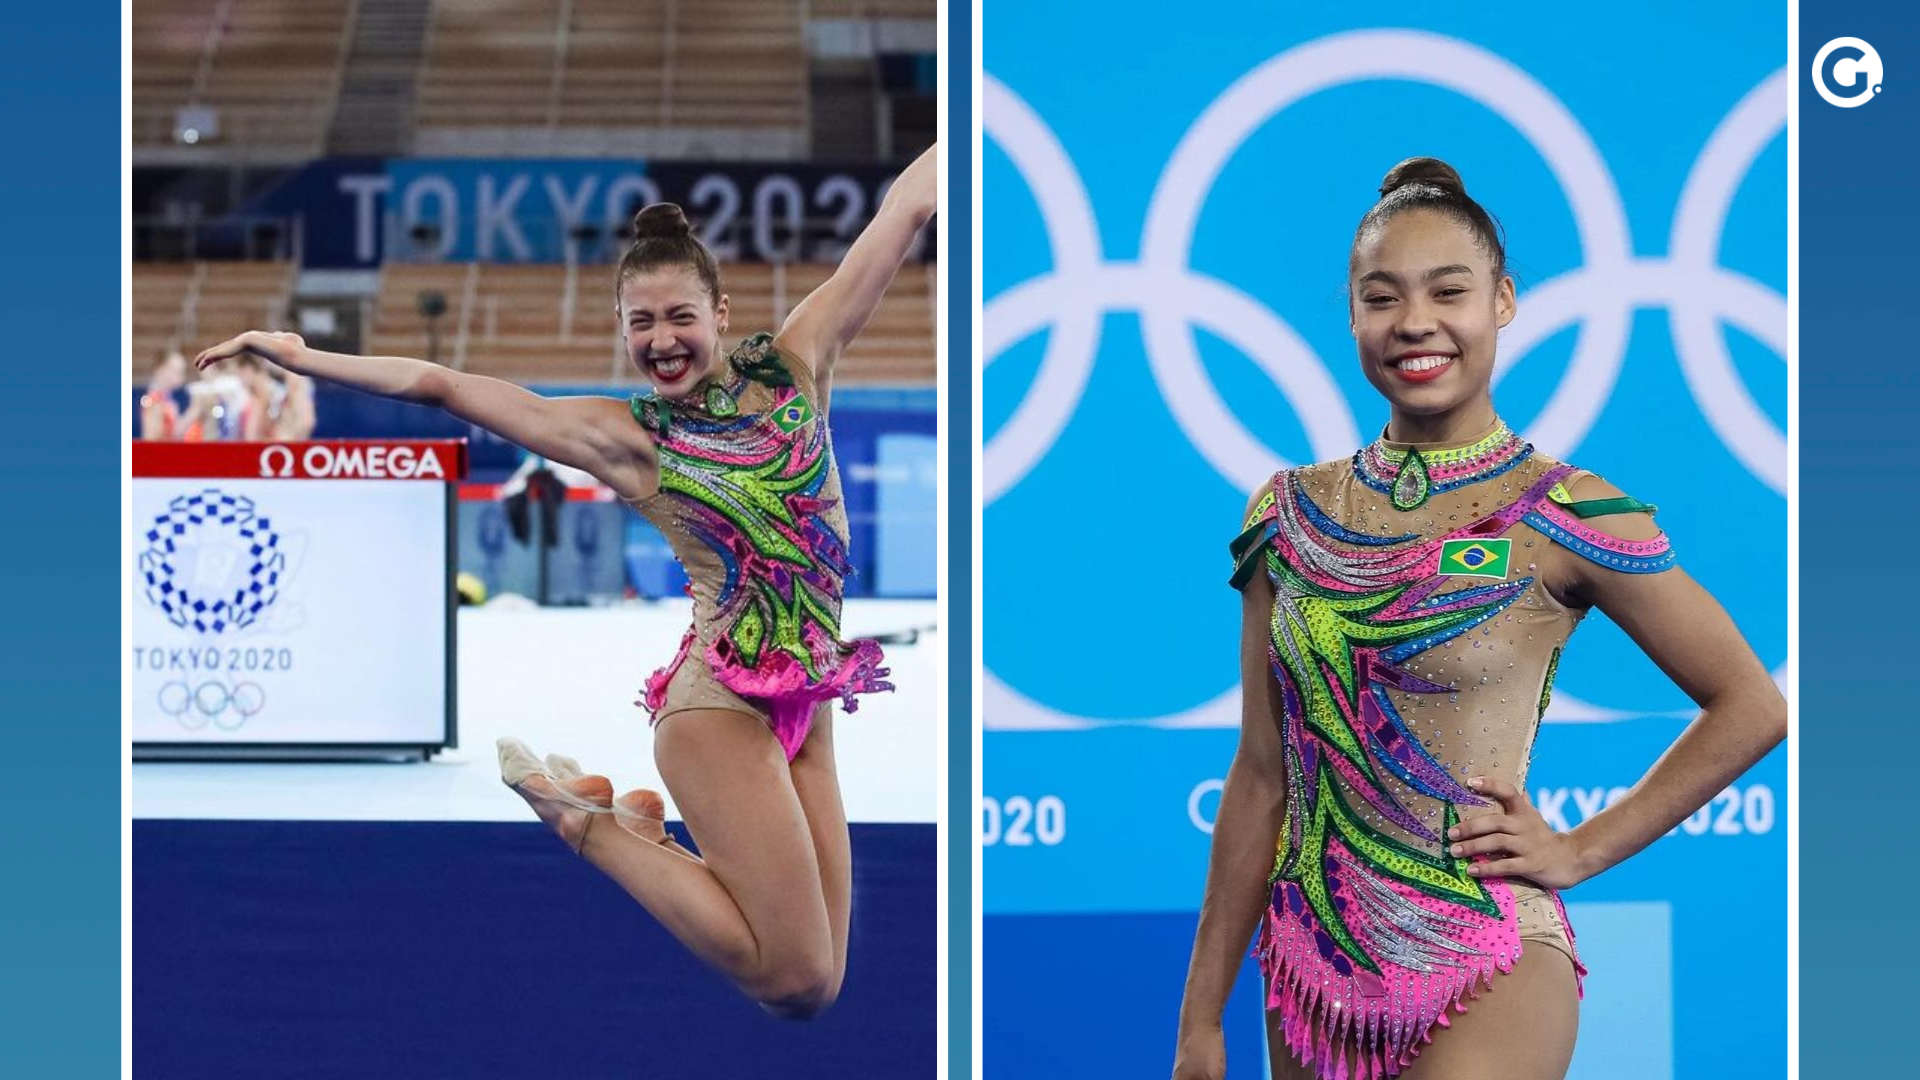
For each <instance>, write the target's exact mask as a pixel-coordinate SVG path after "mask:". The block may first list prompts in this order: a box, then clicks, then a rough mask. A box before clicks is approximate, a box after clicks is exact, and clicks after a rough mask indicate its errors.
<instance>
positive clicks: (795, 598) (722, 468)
mask: <svg viewBox="0 0 1920 1080" xmlns="http://www.w3.org/2000/svg"><path fill="white" fill-rule="evenodd" d="M726 372H727V375H726V377H725V378H724V379H720V378H716V379H715V380H714V381H712V382H711V383H709V384H708V386H707V388H706V390H705V391H704V392H702V393H698V394H692V395H688V396H687V397H686V398H681V399H670V398H666V397H663V396H660V395H657V394H651V393H649V394H645V395H636V396H635V397H634V398H633V399H632V401H631V402H630V407H631V410H632V412H633V415H634V418H635V419H636V420H638V421H639V422H640V423H641V425H642V426H644V427H646V428H647V430H648V431H649V432H651V433H652V434H653V436H654V440H655V443H656V445H657V447H658V450H659V454H660V490H659V492H658V493H657V494H655V495H653V496H650V497H648V498H645V499H641V500H637V501H636V502H635V504H634V505H635V506H636V508H637V509H639V510H640V512H641V513H643V514H645V515H646V516H647V517H648V519H649V520H651V521H653V522H654V524H656V525H657V526H659V527H660V530H661V531H662V532H663V533H664V534H665V535H666V537H667V540H668V542H669V543H670V544H671V545H672V546H673V549H674V552H675V554H676V555H678V556H679V558H680V561H681V563H682V564H683V565H685V566H686V567H687V570H688V576H689V578H690V584H689V586H688V591H689V592H690V593H691V594H692V595H693V597H694V600H695V605H694V624H693V626H692V627H691V628H690V629H689V630H688V631H687V634H686V637H685V638H684V639H683V640H682V642H681V645H680V651H679V653H678V655H676V656H675V657H674V659H673V661H672V662H671V663H670V664H668V665H667V666H666V667H663V668H661V669H660V670H659V671H657V672H655V673H654V675H653V676H652V677H651V678H649V679H648V680H647V686H646V692H645V697H644V699H643V702H642V703H643V704H644V706H645V707H646V708H647V710H648V711H649V712H650V713H651V714H652V715H653V718H654V720H655V722H658V721H659V720H661V719H664V718H665V717H666V716H667V715H669V714H671V713H672V712H675V711H678V708H679V707H680V706H682V704H683V702H682V701H675V700H670V699H672V698H673V695H672V694H670V693H669V691H670V688H671V687H672V686H673V684H674V680H675V678H676V676H679V675H680V674H681V673H682V671H683V669H686V668H687V662H688V658H689V657H690V656H695V655H697V662H696V664H695V665H694V667H693V669H692V670H691V671H690V672H689V675H690V676H691V677H692V678H694V679H696V680H699V679H704V678H705V677H706V676H707V675H708V674H710V675H711V677H712V679H714V680H716V681H717V682H718V683H719V685H720V687H721V688H724V692H725V693H726V694H727V695H728V696H730V697H731V696H737V698H738V699H743V700H742V701H741V704H743V705H744V706H745V707H746V708H747V709H748V710H749V711H751V712H754V713H756V714H758V715H759V716H761V718H762V719H763V720H765V721H766V722H767V724H768V726H769V727H770V728H772V730H773V732H774V734H775V735H776V736H777V737H778V738H779V740H780V743H781V746H782V748H783V749H784V750H785V751H786V754H787V757H788V759H789V760H791V759H792V758H793V756H794V755H795V754H797V753H798V752H799V749H800V745H801V743H803V742H804V741H805V740H806V735H807V732H808V730H809V729H810V727H811V722H812V717H813V710H814V708H815V706H817V705H818V704H819V703H820V702H822V701H826V700H830V699H832V698H836V697H838V698H840V699H841V701H842V703H843V705H844V706H845V708H846V710H847V711H848V712H853V711H855V709H857V708H858V707H859V701H858V698H857V695H859V694H863V693H874V692H879V691H885V690H891V689H892V688H893V687H892V684H890V683H888V682H886V681H884V679H885V676H886V675H887V670H886V669H885V668H883V667H881V666H880V665H881V661H882V656H881V651H880V646H879V645H878V643H876V642H874V641H871V640H866V639H862V640H858V641H853V642H842V641H841V640H840V606H841V600H842V598H843V596H844V587H843V582H844V581H845V579H846V578H847V577H848V576H849V575H851V574H852V573H853V572H854V568H853V565H852V563H851V562H850V561H849V559H848V556H847V523H846V513H845V510H844V508H843V507H842V505H841V499H840V480H839V473H838V470H837V468H836V467H835V465H834V460H833V451H832V446H831V443H830V440H829V438H828V434H827V425H826V423H825V422H824V418H822V417H821V416H820V415H819V413H818V411H817V410H816V408H815V406H814V404H813V398H814V396H815V395H814V393H813V390H814V387H813V380H812V377H811V373H810V369H809V368H808V366H807V365H806V364H805V363H803V362H799V361H794V360H789V359H788V358H787V357H785V356H784V355H783V354H782V353H781V352H780V350H779V349H778V348H777V347H776V346H775V345H774V342H773V336H772V335H771V334H766V333H760V334H755V335H754V336H752V337H750V338H748V339H746V340H745V341H743V342H741V343H740V344H739V345H738V346H736V347H735V348H734V350H733V351H732V353H731V354H729V356H728V358H727V366H726ZM803 384H804V385H803ZM696 649H698V650H699V652H698V654H696V653H695V650H696ZM684 702H685V703H686V704H689V705H691V704H693V703H694V702H695V698H694V697H693V696H687V697H685V698H684ZM736 707H737V706H736Z"/></svg>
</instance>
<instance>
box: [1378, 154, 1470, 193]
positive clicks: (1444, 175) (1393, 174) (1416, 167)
mask: <svg viewBox="0 0 1920 1080" xmlns="http://www.w3.org/2000/svg"><path fill="white" fill-rule="evenodd" d="M1408 184H1432V185H1433V186H1434V187H1437V188H1440V189H1441V190H1442V191H1446V192H1448V193H1450V194H1454V195H1465V194H1466V193H1467V185H1466V184H1464V183H1462V182H1461V180H1460V174H1459V173H1457V172H1455V171H1454V168H1453V166H1451V165H1449V164H1447V163H1446V162H1444V161H1441V160H1440V159H1439V158H1430V157H1412V158H1408V159H1407V160H1405V161H1403V162H1401V163H1400V164H1398V165H1395V166H1394V167H1393V168H1391V169H1388V170H1387V176H1386V179H1384V180H1382V181H1380V197H1381V198H1383V199H1384V198H1386V197H1387V195H1388V194H1389V193H1390V192H1393V191H1395V190H1397V189H1399V188H1403V187H1405V186H1407V185H1408Z"/></svg>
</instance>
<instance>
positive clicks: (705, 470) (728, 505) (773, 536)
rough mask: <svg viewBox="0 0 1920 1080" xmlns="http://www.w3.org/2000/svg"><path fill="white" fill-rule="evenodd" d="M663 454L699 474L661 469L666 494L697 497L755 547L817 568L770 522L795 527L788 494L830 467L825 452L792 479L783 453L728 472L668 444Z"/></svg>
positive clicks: (799, 563)
mask: <svg viewBox="0 0 1920 1080" xmlns="http://www.w3.org/2000/svg"><path fill="white" fill-rule="evenodd" d="M660 453H661V456H662V457H663V458H665V457H672V458H678V459H679V460H681V461H683V462H685V463H686V465H687V468H688V470H689V471H696V472H697V473H698V476H697V478H696V477H695V476H690V475H687V474H686V473H684V472H683V471H682V470H679V469H661V470H660V487H661V490H663V491H671V492H674V493H676V494H680V495H685V496H686V497H688V498H690V499H698V500H699V501H700V502H703V503H705V504H706V505H708V506H710V507H712V508H713V509H714V510H715V511H716V512H717V513H719V514H721V515H722V516H724V517H725V518H726V519H727V520H728V521H730V522H732V523H733V524H734V526H735V527H736V528H738V529H739V530H740V531H741V532H742V533H744V534H746V537H747V539H748V540H749V541H750V542H751V543H752V544H753V546H754V549H755V550H757V551H759V552H760V553H761V554H763V555H765V556H767V557H768V558H774V559H781V560H784V561H786V562H789V563H792V564H793V565H795V566H811V565H812V559H811V558H810V557H809V556H808V555H807V553H806V552H804V551H802V550H800V548H799V547H798V546H797V545H796V544H794V542H793V541H791V540H789V539H787V537H786V535H785V534H784V533H782V532H781V531H780V530H779V529H776V528H773V527H772V526H770V525H769V524H768V521H769V520H771V521H776V522H779V523H780V524H782V525H786V526H789V527H791V526H793V525H795V524H796V522H795V520H794V515H793V513H792V512H791V511H790V510H789V509H788V508H787V503H786V499H787V496H789V495H793V494H795V493H797V492H802V491H805V490H807V489H808V488H809V487H811V486H812V484H813V482H814V479H815V478H816V477H817V476H819V474H820V471H821V470H822V469H823V468H825V467H826V460H827V459H826V455H825V454H816V455H814V457H813V460H812V461H810V462H808V464H807V466H806V468H803V469H801V470H800V471H798V472H796V473H794V474H793V475H791V476H787V475H782V472H781V470H783V469H784V468H786V467H787V465H788V464H789V462H788V460H787V457H786V454H785V453H784V451H783V452H782V453H779V454H775V455H774V456H772V457H771V458H769V459H768V460H767V461H766V462H764V463H763V464H760V465H755V466H729V467H725V468H715V467H714V465H713V463H712V462H709V461H706V460H705V459H702V458H697V457H690V456H686V455H682V454H678V453H676V452H675V451H673V450H671V449H668V448H666V447H664V446H663V447H661V449H660Z"/></svg>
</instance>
